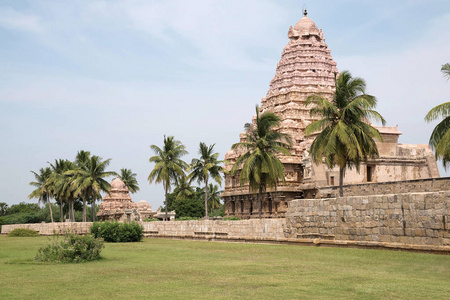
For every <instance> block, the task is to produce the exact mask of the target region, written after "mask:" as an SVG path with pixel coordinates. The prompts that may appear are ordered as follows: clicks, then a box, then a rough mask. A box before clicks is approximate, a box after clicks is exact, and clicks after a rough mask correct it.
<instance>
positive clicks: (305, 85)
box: [222, 11, 439, 218]
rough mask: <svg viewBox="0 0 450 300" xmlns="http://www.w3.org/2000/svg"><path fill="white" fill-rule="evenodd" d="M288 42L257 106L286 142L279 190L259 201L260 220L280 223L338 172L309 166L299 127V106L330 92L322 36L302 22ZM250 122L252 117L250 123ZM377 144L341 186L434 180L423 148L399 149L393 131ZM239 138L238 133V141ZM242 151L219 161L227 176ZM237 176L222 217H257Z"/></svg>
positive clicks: (304, 116) (304, 112) (332, 65)
mask: <svg viewBox="0 0 450 300" xmlns="http://www.w3.org/2000/svg"><path fill="white" fill-rule="evenodd" d="M288 37H289V42H288V44H287V45H286V46H285V47H284V49H283V52H282V55H281V60H280V62H279V63H278V65H277V68H276V72H275V76H274V78H273V79H272V81H271V82H270V88H269V91H268V92H267V95H266V96H265V97H264V98H263V99H262V100H261V106H260V113H264V112H266V111H271V112H273V113H275V114H277V115H278V116H279V117H280V118H281V119H282V123H281V126H280V128H279V129H278V130H280V131H281V132H284V133H288V134H290V135H291V136H292V140H293V149H292V151H291V154H292V155H291V156H279V158H280V159H281V161H282V162H283V164H284V167H285V171H284V176H285V179H286V183H285V184H280V185H279V186H278V187H277V189H276V190H267V191H266V193H265V194H264V195H263V198H262V199H263V200H262V213H263V217H265V218H278V217H284V215H285V212H286V208H287V202H288V201H290V200H293V199H299V198H318V197H326V196H329V194H328V195H321V194H320V191H319V189H322V190H323V188H324V187H327V186H329V187H331V186H334V185H337V184H338V182H339V170H338V168H336V169H329V168H328V167H327V166H326V165H325V164H321V165H316V164H314V163H312V161H311V158H310V156H309V153H308V150H309V147H310V145H311V143H312V141H313V138H306V137H305V127H306V126H307V125H308V124H310V123H311V122H313V121H315V120H316V118H315V117H311V116H310V112H309V109H310V108H309V107H307V106H305V100H306V97H308V96H309V95H313V94H315V93H321V94H322V95H323V96H325V97H328V98H330V99H331V97H332V95H333V93H334V89H335V74H337V73H338V69H337V67H336V62H335V61H334V60H333V57H332V56H331V51H330V49H328V46H327V44H326V43H325V39H324V36H323V33H322V30H320V29H318V27H317V26H316V24H314V22H313V21H312V20H311V19H310V18H308V17H307V15H306V11H305V13H304V17H303V18H301V19H300V21H298V23H297V24H296V25H295V26H294V27H292V26H291V27H290V28H289V31H288ZM254 118H255V117H253V120H254ZM376 128H377V129H378V130H379V132H380V134H381V136H382V138H383V141H382V142H378V141H377V146H378V151H379V153H380V157H379V158H377V159H369V160H368V161H367V163H364V164H363V165H362V166H361V169H360V172H359V173H358V172H357V171H356V170H355V169H352V170H346V173H345V177H344V185H348V184H361V183H370V182H374V183H377V182H388V181H401V180H413V179H426V178H437V177H439V170H438V168H437V164H436V160H435V158H434V155H433V153H432V151H431V149H430V148H429V147H428V145H406V144H399V143H398V137H399V135H400V134H401V132H400V131H399V130H398V129H397V127H376ZM244 138H245V135H244V134H242V133H241V135H240V140H241V141H243V140H244ZM243 153H244V151H243V150H242V149H236V150H230V151H228V152H227V153H226V155H225V160H226V161H227V162H228V163H227V164H226V166H225V168H226V169H227V170H231V168H232V167H233V165H234V163H235V162H236V159H237V158H239V157H240V156H241V155H242V154H243ZM238 176H239V175H238V174H236V175H235V176H231V175H229V174H225V190H224V193H223V194H222V196H223V198H224V201H225V214H226V216H239V217H242V218H252V217H257V216H258V207H259V206H258V202H257V197H256V194H254V193H252V192H251V191H249V187H248V185H244V186H241V185H240V183H239V177H238Z"/></svg>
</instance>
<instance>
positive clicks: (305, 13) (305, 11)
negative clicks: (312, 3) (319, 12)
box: [303, 5, 308, 17]
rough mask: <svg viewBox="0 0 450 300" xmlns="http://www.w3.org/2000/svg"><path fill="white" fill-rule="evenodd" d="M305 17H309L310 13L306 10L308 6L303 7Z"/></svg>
mask: <svg viewBox="0 0 450 300" xmlns="http://www.w3.org/2000/svg"><path fill="white" fill-rule="evenodd" d="M303 15H304V16H305V17H306V16H307V15H308V11H307V10H306V5H304V6H303Z"/></svg>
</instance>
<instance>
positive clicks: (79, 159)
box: [69, 150, 91, 222]
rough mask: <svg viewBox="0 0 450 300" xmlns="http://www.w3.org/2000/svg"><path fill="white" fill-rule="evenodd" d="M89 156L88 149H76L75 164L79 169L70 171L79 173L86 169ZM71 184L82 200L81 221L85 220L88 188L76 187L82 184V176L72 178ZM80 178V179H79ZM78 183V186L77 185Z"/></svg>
mask: <svg viewBox="0 0 450 300" xmlns="http://www.w3.org/2000/svg"><path fill="white" fill-rule="evenodd" d="M90 157H91V153H90V152H89V151H84V150H81V151H78V153H77V155H76V157H75V164H76V165H77V167H78V169H79V170H73V171H72V172H71V171H69V172H71V173H74V174H80V173H81V171H86V170H87V169H88V163H89V159H90ZM74 179H75V180H73V182H72V184H73V186H72V188H74V189H76V190H78V191H79V193H78V194H76V196H81V199H82V200H83V219H82V221H83V222H86V201H87V198H88V189H86V188H85V189H78V187H79V186H83V183H82V182H81V180H82V178H74ZM80 179H81V180H80ZM77 185H78V186H77Z"/></svg>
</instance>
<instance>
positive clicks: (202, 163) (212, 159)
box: [188, 143, 222, 219]
mask: <svg viewBox="0 0 450 300" xmlns="http://www.w3.org/2000/svg"><path fill="white" fill-rule="evenodd" d="M214 145H215V144H212V145H210V146H209V147H208V146H206V144H205V143H200V146H199V149H198V154H200V159H197V158H194V159H192V162H191V167H190V170H191V173H190V174H189V176H188V178H189V179H191V180H195V179H197V182H198V183H199V184H200V182H204V183H205V218H206V219H208V180H209V177H210V176H211V177H212V178H213V179H214V180H215V181H216V182H217V183H218V184H219V185H220V184H222V177H221V176H220V171H221V170H222V167H221V166H219V164H220V163H222V162H221V161H219V160H217V157H218V156H219V153H214Z"/></svg>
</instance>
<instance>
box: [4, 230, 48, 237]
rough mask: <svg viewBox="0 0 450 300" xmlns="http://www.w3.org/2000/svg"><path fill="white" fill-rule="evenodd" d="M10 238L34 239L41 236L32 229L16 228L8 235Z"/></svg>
mask: <svg viewBox="0 0 450 300" xmlns="http://www.w3.org/2000/svg"><path fill="white" fill-rule="evenodd" d="M8 236H9V237H34V236H40V234H39V233H38V232H37V231H35V230H32V229H28V228H16V229H14V230H12V231H11V232H10V233H8Z"/></svg>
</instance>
